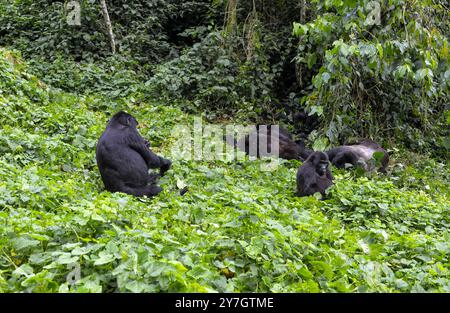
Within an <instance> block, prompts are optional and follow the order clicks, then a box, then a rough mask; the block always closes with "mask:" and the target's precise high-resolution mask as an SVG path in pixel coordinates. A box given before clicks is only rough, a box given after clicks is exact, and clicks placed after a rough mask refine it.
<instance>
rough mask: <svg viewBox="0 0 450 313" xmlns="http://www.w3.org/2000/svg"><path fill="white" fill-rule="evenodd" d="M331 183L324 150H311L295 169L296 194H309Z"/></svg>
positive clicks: (322, 189) (322, 190)
mask: <svg viewBox="0 0 450 313" xmlns="http://www.w3.org/2000/svg"><path fill="white" fill-rule="evenodd" d="M331 185H333V175H331V171H330V168H329V160H328V156H327V155H326V154H325V153H324V152H313V153H312V154H311V155H310V156H309V157H308V158H307V159H306V161H305V162H304V163H303V164H302V166H300V167H299V169H298V171H297V195H298V196H300V197H303V196H310V195H313V194H314V193H316V192H320V193H321V194H322V197H324V196H325V190H326V189H327V188H328V187H330V186H331Z"/></svg>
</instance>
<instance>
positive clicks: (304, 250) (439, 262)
mask: <svg viewBox="0 0 450 313" xmlns="http://www.w3.org/2000/svg"><path fill="white" fill-rule="evenodd" d="M119 109H126V110H129V111H131V112H133V114H134V115H135V116H136V118H137V119H138V121H140V132H141V133H142V134H143V135H144V136H145V137H148V138H151V141H152V146H153V149H154V150H155V151H157V152H158V153H161V154H163V155H165V156H169V152H170V151H171V147H172V146H173V145H174V144H175V142H176V138H170V134H171V130H172V128H173V127H174V126H175V125H176V124H179V123H186V124H189V122H190V121H191V120H192V118H193V116H189V115H187V114H185V113H182V112H181V111H180V109H179V108H177V107H175V106H170V105H167V104H164V105H162V104H161V103H148V102H142V100H141V97H139V95H138V94H135V95H133V94H131V95H129V96H128V97H127V98H125V99H118V100H115V101H114V102H111V101H108V100H107V99H105V98H102V97H101V96H95V95H91V96H81V95H77V94H71V93H67V92H62V91H59V90H55V89H52V88H50V87H49V86H46V85H45V84H44V83H42V82H41V81H40V80H39V79H38V78H36V77H34V76H32V75H30V74H28V73H27V65H26V64H25V63H24V62H23V61H21V60H20V58H18V57H17V56H16V55H15V54H14V53H12V52H10V51H8V50H5V49H2V48H0V125H1V128H0V292H17V291H29V292H116V291H120V292H213V291H219V292H229V291H233V292H411V291H412V292H423V291H429V292H450V268H449V267H450V259H449V256H450V231H449V227H450V194H449V181H450V170H449V164H448V162H446V163H443V162H440V161H439V160H435V159H432V158H430V157H427V156H423V155H415V154H413V153H408V152H405V151H401V150H396V149H394V148H393V147H391V152H392V154H393V156H392V162H391V166H390V167H389V171H388V174H387V175H378V174H372V175H370V176H367V175H363V174H361V173H358V172H357V171H343V170H336V169H333V174H334V175H335V178H336V185H335V186H334V187H332V188H331V190H330V194H329V199H328V200H325V201H320V200H318V199H316V198H315V197H304V198H298V197H295V196H294V188H295V173H296V170H297V168H298V166H299V165H300V162H298V161H282V164H281V166H279V167H278V168H277V170H276V171H272V172H267V171H261V166H262V165H263V164H264V163H265V162H266V161H265V160H257V161H251V160H243V161H239V162H227V161H217V160H213V161H194V160H187V161H182V160H177V161H175V162H174V164H173V168H172V170H171V171H170V172H168V174H167V176H165V177H164V178H162V179H161V186H163V188H164V192H163V193H162V194H161V195H160V196H158V197H156V198H153V199H137V198H134V197H132V196H128V195H125V194H120V193H116V194H111V193H108V192H105V191H104V188H103V184H102V182H101V179H100V175H99V173H98V170H97V167H96V164H95V154H94V149H95V144H96V141H97V139H98V137H99V135H100V134H101V132H102V130H103V128H104V125H105V123H106V121H107V119H108V116H107V114H106V113H112V112H115V111H117V110H119ZM167 138H168V139H167ZM205 140H208V138H205ZM182 184H186V185H188V186H189V188H190V192H189V193H187V194H186V195H185V196H183V197H182V196H179V195H178V188H179V186H180V185H182Z"/></svg>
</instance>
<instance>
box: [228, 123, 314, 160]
mask: <svg viewBox="0 0 450 313" xmlns="http://www.w3.org/2000/svg"><path fill="white" fill-rule="evenodd" d="M271 132H272V127H267V131H266V133H263V132H262V131H261V127H260V125H257V126H256V132H255V131H253V132H251V133H249V134H247V135H245V136H243V137H242V138H240V139H239V140H238V141H237V142H235V146H237V147H238V148H240V149H243V151H245V153H247V154H249V155H251V156H255V155H254V153H253V151H250V150H251V149H250V142H249V141H250V139H251V138H256V140H257V142H256V147H257V148H256V157H258V158H259V157H261V156H267V154H269V155H270V153H271V152H272V146H273V145H274V144H276V142H273V143H272V134H271ZM260 141H263V142H264V141H265V142H266V143H267V148H266V151H265V152H267V154H265V153H264V152H263V151H260V150H259V143H260ZM277 143H278V153H279V157H280V158H282V159H286V160H302V161H303V160H305V159H306V158H307V157H308V156H309V155H310V154H311V153H312V151H311V150H308V149H306V148H305V144H304V143H303V142H300V143H296V142H295V141H294V140H293V139H292V135H291V134H290V133H289V132H288V131H287V130H286V129H284V128H281V127H279V131H278V142H277Z"/></svg>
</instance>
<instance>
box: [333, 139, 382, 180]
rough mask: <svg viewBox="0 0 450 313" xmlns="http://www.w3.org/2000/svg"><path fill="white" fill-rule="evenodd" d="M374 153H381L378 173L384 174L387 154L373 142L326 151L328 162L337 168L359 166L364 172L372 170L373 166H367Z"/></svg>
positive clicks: (363, 142)
mask: <svg viewBox="0 0 450 313" xmlns="http://www.w3.org/2000/svg"><path fill="white" fill-rule="evenodd" d="M375 152H381V153H383V156H382V158H381V160H380V161H381V167H380V169H379V170H380V171H381V172H385V171H386V167H387V165H388V163H389V154H388V153H387V151H386V150H385V149H383V148H382V147H381V146H380V145H379V144H378V143H376V142H375V141H372V140H369V139H366V140H363V141H361V142H359V143H358V144H355V145H345V146H340V147H336V148H332V149H330V150H328V151H327V152H326V153H327V155H328V157H329V159H330V162H331V163H332V164H333V165H334V166H336V167H338V168H344V167H345V164H351V165H353V166H357V165H361V166H362V167H363V168H364V170H366V171H370V170H372V169H373V168H374V165H373V164H369V162H368V161H369V160H371V159H372V157H373V154H374V153H375Z"/></svg>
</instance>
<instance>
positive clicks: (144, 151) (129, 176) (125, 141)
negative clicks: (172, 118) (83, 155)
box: [96, 111, 171, 197]
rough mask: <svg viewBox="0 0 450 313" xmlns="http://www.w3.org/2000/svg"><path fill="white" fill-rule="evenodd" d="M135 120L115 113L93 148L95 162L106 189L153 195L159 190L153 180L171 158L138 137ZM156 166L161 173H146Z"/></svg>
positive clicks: (168, 163)
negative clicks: (167, 157) (94, 148)
mask: <svg viewBox="0 0 450 313" xmlns="http://www.w3.org/2000/svg"><path fill="white" fill-rule="evenodd" d="M137 125H138V122H137V121H136V119H135V118H134V117H133V116H132V115H130V114H128V113H125V112H123V111H121V112H119V113H117V114H115V115H114V116H113V117H112V118H111V119H110V121H109V122H108V125H107V126H106V129H105V131H104V132H103V134H102V135H101V137H100V139H99V141H98V143H97V147H96V159H97V165H98V168H99V170H100V174H101V176H102V180H103V183H104V184H105V187H106V189H107V190H108V191H111V192H124V193H128V194H131V195H135V196H138V197H139V196H144V195H145V196H148V197H150V196H155V195H157V194H158V193H160V192H161V191H162V188H161V187H159V186H158V185H157V184H156V182H157V179H158V178H159V176H160V175H161V176H162V175H164V173H165V172H166V171H167V170H168V169H169V168H170V165H171V162H170V160H167V159H164V158H163V157H160V156H157V155H156V154H154V153H153V152H152V151H151V150H150V149H149V146H150V142H149V141H148V140H145V139H144V138H142V137H141V135H140V134H139V133H138V131H137V129H136V126H137ZM149 168H153V169H155V168H159V169H160V174H159V175H157V174H149V173H148V170H149Z"/></svg>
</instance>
